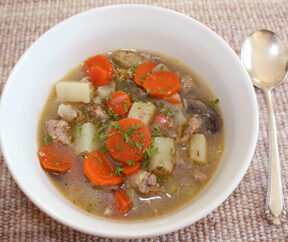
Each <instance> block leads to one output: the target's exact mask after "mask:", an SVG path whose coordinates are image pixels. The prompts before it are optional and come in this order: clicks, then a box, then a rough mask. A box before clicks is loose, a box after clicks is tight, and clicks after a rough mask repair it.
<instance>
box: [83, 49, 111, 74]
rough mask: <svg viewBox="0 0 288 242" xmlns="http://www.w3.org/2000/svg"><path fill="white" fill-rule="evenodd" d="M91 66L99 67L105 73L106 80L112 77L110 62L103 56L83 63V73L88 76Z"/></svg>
mask: <svg viewBox="0 0 288 242" xmlns="http://www.w3.org/2000/svg"><path fill="white" fill-rule="evenodd" d="M93 66H99V67H101V68H102V69H103V70H105V71H106V72H107V74H108V75H107V76H108V79H110V78H112V76H113V66H112V64H111V62H110V61H109V60H108V59H107V58H106V57H105V56H103V55H96V56H93V57H91V58H89V59H87V60H85V62H84V71H85V72H86V73H87V74H89V73H90V69H91V68H92V67H93Z"/></svg>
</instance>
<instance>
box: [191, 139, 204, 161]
mask: <svg viewBox="0 0 288 242" xmlns="http://www.w3.org/2000/svg"><path fill="white" fill-rule="evenodd" d="M189 158H190V159H191V160H193V161H196V162H198V163H199V164H206V162H207V140H206V137H205V135H204V134H194V135H193V136H192V137H191V138H190V142H189Z"/></svg>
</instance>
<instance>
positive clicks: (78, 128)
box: [77, 127, 82, 137]
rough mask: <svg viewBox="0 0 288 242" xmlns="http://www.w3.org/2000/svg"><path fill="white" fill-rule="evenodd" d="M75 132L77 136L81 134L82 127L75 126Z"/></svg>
mask: <svg viewBox="0 0 288 242" xmlns="http://www.w3.org/2000/svg"><path fill="white" fill-rule="evenodd" d="M77 134H78V136H79V137H81V136H82V127H77Z"/></svg>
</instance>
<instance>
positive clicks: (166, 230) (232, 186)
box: [0, 4, 259, 238]
mask: <svg viewBox="0 0 288 242" xmlns="http://www.w3.org/2000/svg"><path fill="white" fill-rule="evenodd" d="M115 8H118V9H121V8H132V9H133V8H138V9H146V10H149V9H150V10H154V11H159V12H162V13H163V14H170V15H173V16H176V17H179V18H183V19H185V20H186V21H189V22H193V23H194V24H196V25H198V26H199V27H200V28H201V29H202V30H203V31H206V32H208V33H209V34H210V35H212V36H213V38H215V39H217V40H218V41H219V42H221V43H222V44H223V45H224V46H225V47H226V48H227V49H229V51H230V54H231V57H232V58H233V59H234V60H235V63H237V65H238V67H239V69H241V70H242V72H243V74H244V76H246V78H245V79H246V80H247V83H246V84H247V86H249V89H248V90H249V95H250V97H251V106H252V109H253V110H254V115H252V118H253V124H251V125H252V127H253V134H251V146H250V147H249V149H248V150H247V153H246V156H245V158H244V159H243V163H245V165H243V166H242V169H241V170H239V172H238V173H237V175H235V178H234V180H233V182H232V183H230V185H229V186H227V188H226V189H225V191H222V195H221V196H219V197H218V199H215V200H214V202H213V205H211V206H210V207H209V208H208V209H206V210H205V211H203V212H202V213H201V215H199V216H197V217H196V216H195V217H194V218H193V219H192V218H189V219H188V218H187V219H183V220H182V221H177V223H175V222H174V223H171V224H169V226H167V227H165V228H163V229H155V230H153V231H150V232H149V233H145V234H144V233H143V234H140V235H139V234H137V235H136V234H131V235H127V236H123V234H121V233H118V232H117V231H111V233H110V234H108V233H105V232H101V231H97V232H96V233H95V231H91V230H89V229H86V228H85V227H80V226H79V225H77V224H76V223H74V222H72V221H68V220H65V219H63V217H62V216H59V214H57V213H54V212H53V210H51V209H50V208H48V207H45V206H44V205H42V203H41V202H40V201H38V199H36V198H35V196H34V195H33V192H30V191H29V190H27V189H25V187H24V186H23V185H22V184H21V183H20V181H19V179H18V177H17V176H15V174H14V170H13V162H12V160H11V159H10V158H9V154H8V149H7V147H6V145H5V143H4V137H3V132H1V130H2V129H3V128H2V127H3V125H1V117H2V113H3V106H4V105H3V102H5V101H3V100H5V97H6V96H7V95H8V93H9V89H10V86H11V83H12V80H13V78H14V75H15V74H16V72H17V71H18V69H19V68H21V66H22V63H24V62H25V60H26V57H28V56H29V54H30V52H31V51H32V49H33V48H34V45H35V43H36V42H38V41H40V40H41V39H44V38H45V37H46V35H49V34H50V33H52V32H54V30H56V29H57V28H58V27H59V25H62V24H63V23H66V22H69V21H70V20H71V19H74V18H78V17H80V16H85V15H89V14H91V13H93V12H97V11H102V10H106V9H115ZM0 114H1V115H0V145H1V148H2V152H3V157H4V160H5V163H6V165H7V167H8V170H9V171H10V173H11V174H12V177H13V179H14V181H15V182H16V183H17V185H18V186H19V187H20V189H21V190H22V191H23V193H24V194H25V195H26V196H27V197H28V198H29V200H30V201H32V202H33V203H34V204H35V205H36V206H37V207H38V208H40V210H42V211H43V212H45V213H46V214H47V215H49V216H50V217H52V218H53V219H55V220H57V221H58V222H60V223H61V224H64V225H67V226H69V227H71V228H73V229H75V230H77V231H81V232H83V233H88V234H93V235H97V236H103V237H106V238H107V237H109V236H113V237H114V238H140V237H141V238H143V237H149V236H159V235H163V234H166V233H170V232H173V231H176V230H178V229H181V228H184V227H186V226H189V225H192V224H193V223H195V222H197V221H198V220H200V219H201V218H204V217H205V216H207V215H208V214H209V213H210V212H212V211H213V210H215V209H216V208H217V207H218V206H220V205H221V204H222V203H223V202H224V201H225V200H226V199H227V198H228V196H229V195H230V194H232V192H233V191H234V190H235V188H236V187H237V186H238V185H239V183H240V182H241V180H242V178H243V177H244V175H245V173H246V171H247V169H248V167H249V165H250V162H251V160H252V158H253V154H254V151H255V148H256V144H257V139H258V129H259V111H258V104H257V99H256V94H255V91H254V89H253V85H252V83H251V81H250V77H249V75H248V72H247V71H246V69H245V67H244V65H243V64H242V62H241V61H240V59H239V58H238V56H237V55H236V53H235V52H234V50H233V49H232V48H231V47H230V46H229V45H228V44H227V43H226V42H225V41H224V40H223V39H222V38H221V37H220V36H218V35H217V34H216V33H215V32H214V31H212V30H211V29H209V28H208V27H207V26H206V25H204V24H202V23H200V22H199V21H197V20H195V19H194V18H192V17H189V16H187V15H185V14H183V13H180V12H177V11H174V10H171V9H168V8H162V7H158V6H152V5H145V4H116V5H108V6H103V7H98V8H92V9H89V10H86V11H83V12H80V13H78V14H75V15H73V16H71V17H69V18H66V19H64V20H63V21H61V22H59V23H57V24H56V25H55V26H53V27H51V28H50V29H49V30H47V31H46V32H45V33H44V34H42V35H41V36H40V37H39V38H38V39H36V40H35V41H34V42H33V43H32V44H31V45H30V46H29V48H28V49H27V50H26V51H25V52H24V54H23V55H22V56H21V57H20V58H19V60H18V62H17V63H16V65H15V66H14V68H13V69H12V71H11V73H10V75H9V77H8V79H7V81H6V83H5V85H4V88H3V91H2V95H1V100H0ZM175 212H176V213H177V211H175ZM175 212H173V213H175ZM167 216H170V214H168V215H167ZM151 221H153V220H151ZM145 222H146V221H145ZM148 222H150V221H148Z"/></svg>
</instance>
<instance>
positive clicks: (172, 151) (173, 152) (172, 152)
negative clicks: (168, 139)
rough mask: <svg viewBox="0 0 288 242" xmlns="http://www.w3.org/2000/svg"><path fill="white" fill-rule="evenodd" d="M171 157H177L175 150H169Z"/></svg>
mask: <svg viewBox="0 0 288 242" xmlns="http://www.w3.org/2000/svg"><path fill="white" fill-rule="evenodd" d="M169 155H171V156H174V155H175V151H174V149H173V148H170V150H169Z"/></svg>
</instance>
